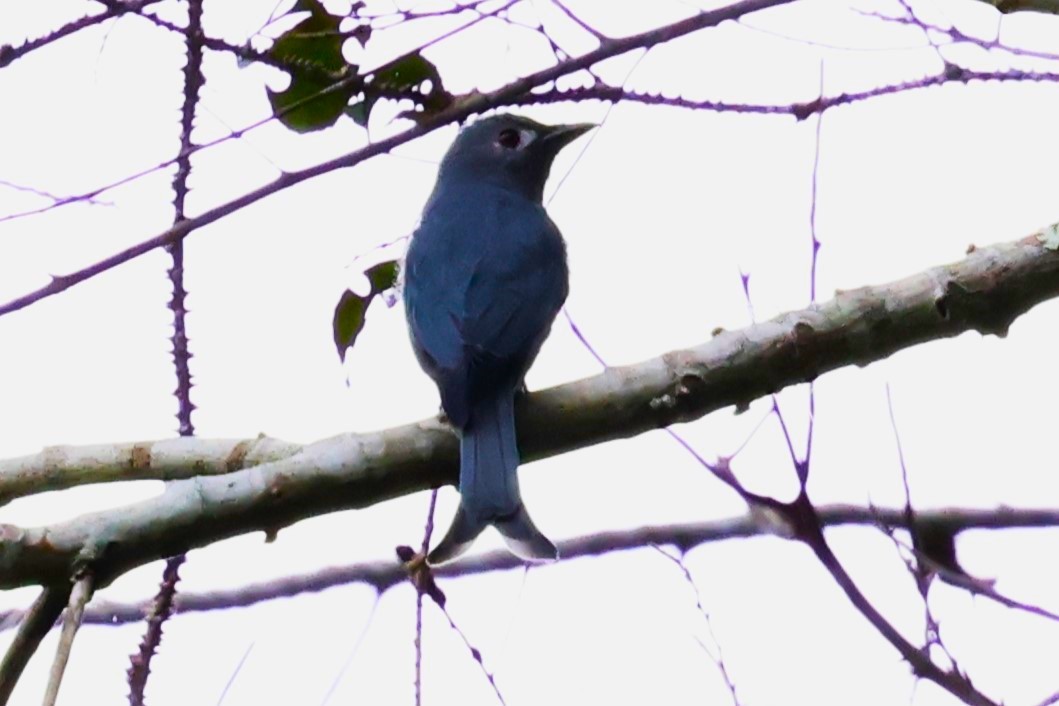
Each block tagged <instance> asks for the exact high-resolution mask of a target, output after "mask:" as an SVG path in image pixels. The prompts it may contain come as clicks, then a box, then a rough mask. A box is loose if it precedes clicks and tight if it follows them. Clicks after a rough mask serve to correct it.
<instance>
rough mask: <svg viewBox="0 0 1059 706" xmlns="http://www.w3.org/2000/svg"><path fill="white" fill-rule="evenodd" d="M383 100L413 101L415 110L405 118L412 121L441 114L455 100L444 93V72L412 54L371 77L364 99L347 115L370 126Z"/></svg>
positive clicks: (418, 55) (365, 85)
mask: <svg viewBox="0 0 1059 706" xmlns="http://www.w3.org/2000/svg"><path fill="white" fill-rule="evenodd" d="M380 98H390V99H393V100H402V99H403V100H410V101H412V103H414V104H415V108H414V109H413V110H411V111H408V112H406V113H404V114H402V117H408V118H411V119H413V120H416V119H421V118H423V117H426V116H429V115H433V114H435V113H438V112H440V111H442V110H444V109H445V108H447V107H449V106H450V105H452V101H453V96H452V94H451V93H449V92H448V91H446V90H445V87H444V84H443V83H442V80H441V72H439V71H438V67H437V66H435V65H434V64H433V63H432V62H431V61H430V60H429V59H426V58H424V57H423V55H422V54H409V55H408V56H405V57H403V58H401V59H398V60H397V61H395V62H393V63H391V64H388V65H386V66H383V67H382V68H380V69H379V70H378V71H376V72H374V73H372V74H369V75H368V77H367V78H366V79H365V83H364V97H363V98H361V99H360V100H358V101H357V102H355V103H353V104H352V105H350V106H349V108H347V110H346V113H347V114H348V115H349V116H350V117H352V118H353V119H354V120H355V121H357V123H358V124H360V125H367V124H368V118H369V117H370V115H371V110H372V108H374V107H375V104H376V102H378V100H379V99H380Z"/></svg>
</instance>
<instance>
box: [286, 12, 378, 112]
mask: <svg viewBox="0 0 1059 706" xmlns="http://www.w3.org/2000/svg"><path fill="white" fill-rule="evenodd" d="M292 12H299V13H300V12H308V13H309V16H308V17H306V18H305V19H304V20H302V21H301V22H299V23H298V24H296V25H295V26H294V27H292V28H291V29H290V30H288V31H287V32H284V33H283V34H282V35H280V36H279V38H278V39H276V43H275V44H273V45H272V48H271V49H269V51H268V54H269V56H270V57H272V58H273V59H276V60H277V61H279V62H282V63H283V64H284V65H285V66H288V67H289V70H288V73H289V74H290V79H291V82H290V86H289V87H287V89H286V90H285V91H273V90H271V89H269V90H268V99H269V102H270V103H271V104H272V112H273V113H274V114H275V115H276V116H277V117H278V118H279V119H280V121H281V122H282V123H283V124H284V125H286V126H287V127H289V128H290V129H292V130H295V131H297V132H310V131H313V130H321V129H323V128H326V127H330V126H331V125H334V124H335V121H336V120H338V117H339V116H340V115H342V111H343V110H344V109H345V107H346V104H347V103H348V102H349V99H350V97H351V96H352V95H353V94H354V93H356V92H357V91H359V90H360V88H361V86H360V83H361V82H360V81H359V80H349V78H350V77H355V76H356V73H357V67H356V66H354V65H353V64H350V63H348V62H347V61H346V60H345V58H344V57H343V56H342V43H343V42H344V41H345V37H344V36H343V35H342V33H341V32H340V31H339V24H340V23H341V20H342V18H341V17H338V16H336V15H332V14H330V13H329V12H328V11H327V10H326V9H324V6H323V4H321V3H320V1H319V0H298V2H297V3H295V5H294V8H293V10H292ZM343 81H344V83H343Z"/></svg>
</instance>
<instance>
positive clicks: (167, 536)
mask: <svg viewBox="0 0 1059 706" xmlns="http://www.w3.org/2000/svg"><path fill="white" fill-rule="evenodd" d="M1057 295H1059V252H1056V251H1053V250H1050V249H1048V248H1046V247H1045V246H1043V245H1042V244H1041V243H1040V242H1039V240H1038V238H1037V237H1036V236H1030V237H1027V238H1025V239H1023V240H1021V241H1018V242H1014V243H1005V244H1001V245H994V246H991V247H987V248H980V249H976V250H974V251H973V252H972V253H971V254H970V255H969V256H968V257H967V258H965V259H964V260H962V261H960V262H958V263H954V264H952V265H947V266H942V267H936V268H933V269H931V270H928V271H926V272H923V273H920V274H918V275H914V276H912V277H908V278H906V279H903V280H899V281H896V282H892V283H890V284H887V285H882V286H873V287H863V288H860V289H856V290H851V291H847V292H841V293H839V294H838V295H837V296H836V297H835V298H834V299H832V300H831V301H829V302H827V303H824V304H818V305H814V306H812V307H810V308H808V309H804V310H801V311H795V312H790V313H787V314H783V315H781V316H778V317H776V318H775V319H772V320H771V321H767V322H764V323H760V324H756V325H754V326H750V327H748V328H745V329H742V330H739V331H726V332H721V333H719V334H718V335H717V336H716V337H714V338H713V340H711V341H709V342H707V343H704V344H702V345H700V346H697V347H695V348H691V349H687V350H682V351H674V352H671V353H668V354H666V355H663V356H661V357H659V358H655V359H652V360H648V361H646V362H643V363H639V364H636V365H631V366H627V367H622V368H611V369H609V370H607V371H606V372H604V373H603V374H601V375H598V376H595V377H592V378H588V379H585V380H581V381H579V382H574V383H570V384H567V385H562V386H559V387H555V388H551V389H548V390H544V391H541V392H538V393H535V394H533V395H531V396H529V397H528V398H527V399H525V400H523V401H522V403H521V404H520V406H519V410H518V413H519V441H520V447H521V448H522V450H523V452H524V456H525V458H526V460H527V461H532V460H534V459H538V458H543V457H547V456H553V455H555V454H559V453H563V452H566V451H570V450H573V449H576V448H580V447H583V446H588V445H591V444H597V443H600V442H603V441H608V440H611V439H618V438H625V437H630V436H635V435H637V434H640V433H643V432H645V431H649V430H651V429H657V428H659V427H664V426H668V425H670V424H673V423H676V422H686V421H691V420H693V419H697V418H699V417H701V416H703V415H705V414H708V413H709V412H712V411H715V410H718V409H722V408H724V407H728V406H731V405H735V406H736V407H737V408H738V407H745V406H746V405H748V404H749V403H750V402H751V401H752V400H754V399H756V398H758V397H761V396H762V395H766V394H769V393H772V392H775V391H777V390H779V389H781V388H783V387H786V386H788V385H793V384H798V383H802V382H806V381H809V380H812V379H814V378H816V377H817V376H818V375H820V374H821V373H825V372H827V371H830V370H834V369H836V368H839V367H843V366H846V365H851V364H854V365H867V364H868V363H871V362H873V361H876V360H881V359H883V358H886V357H887V356H889V355H890V354H892V353H894V352H896V351H898V350H901V349H903V348H907V347H909V346H912V345H915V344H917V343H922V342H924V341H928V340H932V339H939V338H945V337H951V336H956V335H958V334H960V333H962V332H964V331H969V330H976V331H979V332H981V333H992V334H996V335H1004V334H1005V333H1006V332H1007V328H1008V326H1009V325H1010V323H1011V322H1012V321H1013V320H1014V319H1015V318H1016V317H1017V316H1019V315H1020V314H1022V313H1024V312H1025V311H1027V310H1028V309H1030V308H1031V307H1032V306H1034V305H1035V304H1037V303H1039V302H1041V301H1044V300H1046V299H1049V298H1051V297H1055V296H1057ZM186 443H193V442H191V441H190V440H189V441H187V442H186ZM456 457H457V448H456V439H455V436H454V435H453V433H452V432H451V430H449V429H448V428H447V427H446V426H445V425H443V424H442V423H441V422H440V421H438V420H436V419H431V420H425V421H422V422H419V423H417V424H409V425H406V426H403V427H398V428H394V429H389V430H385V431H380V432H373V433H367V434H352V433H350V434H342V435H340V436H336V437H333V438H331V439H325V440H323V441H320V442H317V443H314V444H311V445H309V446H306V447H304V448H303V449H302V450H301V451H300V452H298V453H296V454H294V455H292V456H288V457H286V458H282V459H279V460H276V461H271V462H268V463H263V464H261V465H258V466H255V467H252V468H245V469H243V470H240V471H236V472H233V473H228V474H225V475H220V476H202V477H196V478H191V479H188V480H182V481H175V482H173V483H171V484H169V485H168V486H167V488H166V490H165V492H164V493H163V494H161V495H159V496H158V497H155V498H152V499H150V500H146V501H143V502H140V503H137V504H134V505H130V506H127V507H124V508H117V509H113V510H107V511H104V512H100V513H96V514H92V515H85V516H82V517H79V518H75V519H73V520H70V521H67V522H64V523H59V524H56V525H52V526H50V527H39V528H30V529H22V528H18V527H13V526H10V525H8V526H0V533H2V534H0V588H10V587H14V586H22V585H26V584H39V583H52V582H57V581H60V580H63V579H64V578H66V577H69V576H71V575H72V574H73V571H74V568H75V566H76V565H80V564H81V563H82V562H88V563H89V565H91V566H92V567H93V568H94V572H95V574H96V576H97V579H98V582H99V585H100V586H103V585H106V583H107V582H109V581H110V580H112V579H113V578H114V577H115V576H117V575H118V574H120V573H122V572H124V571H126V570H128V569H129V568H132V567H133V566H137V565H140V564H143V563H146V562H148V561H153V560H156V559H159V558H162V557H166V556H171V555H173V554H178V553H180V552H184V551H186V550H188V549H191V548H194V547H200V546H204V545H207V544H210V543H212V542H215V541H217V540H220V539H224V538H226V537H231V536H234V535H238V534H242V533H246V532H251V531H265V532H269V533H274V532H275V531H276V530H278V529H279V528H282V527H284V526H286V525H288V524H291V523H293V522H297V521H298V520H301V519H305V518H307V517H311V516H314V515H319V514H323V513H326V512H332V511H335V510H343V509H353V508H363V507H367V506H370V505H373V504H375V503H378V502H382V501H384V500H387V499H390V498H393V497H396V496H399V495H404V494H407V493H411V492H416V491H419V490H424V489H426V488H430V487H434V486H437V485H439V484H442V483H450V482H453V481H454V479H455V476H456Z"/></svg>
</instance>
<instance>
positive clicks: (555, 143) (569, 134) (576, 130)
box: [541, 123, 599, 154]
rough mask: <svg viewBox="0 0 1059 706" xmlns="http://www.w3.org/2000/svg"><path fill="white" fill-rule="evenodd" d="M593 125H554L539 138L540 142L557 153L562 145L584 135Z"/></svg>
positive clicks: (564, 145)
mask: <svg viewBox="0 0 1059 706" xmlns="http://www.w3.org/2000/svg"><path fill="white" fill-rule="evenodd" d="M594 127H599V126H598V125H595V124H593V123H576V124H574V125H554V126H552V128H551V129H550V130H548V132H546V133H545V134H544V136H543V137H542V138H541V142H543V143H544V144H546V145H548V148H549V149H550V150H551V151H552V153H553V154H554V153H557V152H558V151H559V150H561V149H562V148H563V147H566V146H567V145H568V144H570V143H571V142H573V141H574V140H576V139H577V138H579V137H581V135H584V134H585V133H586V132H588V131H589V130H591V129H592V128H594Z"/></svg>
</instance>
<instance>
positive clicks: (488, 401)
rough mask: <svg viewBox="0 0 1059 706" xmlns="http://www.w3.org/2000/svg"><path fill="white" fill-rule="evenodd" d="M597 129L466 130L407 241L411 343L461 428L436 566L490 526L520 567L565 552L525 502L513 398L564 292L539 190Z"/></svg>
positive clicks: (560, 247) (529, 125)
mask: <svg viewBox="0 0 1059 706" xmlns="http://www.w3.org/2000/svg"><path fill="white" fill-rule="evenodd" d="M593 127H595V126H594V125H552V126H549V125H542V124H540V123H538V122H535V121H533V120H530V119H528V118H523V117H519V116H516V115H497V116H494V117H490V118H486V119H484V120H479V121H478V122H476V123H474V124H472V125H470V126H468V127H466V128H464V129H463V130H462V131H461V132H460V134H459V135H458V136H457V137H456V141H455V142H453V144H452V146H451V147H450V148H449V151H448V152H447V153H446V154H445V157H444V159H442V161H441V169H440V171H439V172H438V180H437V184H436V185H435V186H434V191H433V193H432V194H431V196H430V199H429V200H428V201H427V204H426V207H425V208H424V209H423V217H422V220H421V221H420V224H419V228H418V229H417V230H416V232H415V234H414V235H413V236H412V242H411V245H409V247H408V254H407V256H406V258H405V264H404V303H405V313H406V315H407V317H408V328H409V332H410V335H411V339H412V347H413V348H414V349H415V353H416V358H418V359H419V364H420V365H421V366H422V367H423V369H424V370H425V371H426V372H427V374H428V375H430V377H431V378H433V379H434V382H435V383H437V386H438V390H439V392H440V393H441V405H442V408H443V409H444V410H445V414H446V415H447V416H448V418H449V421H450V422H452V424H453V425H454V426H455V427H456V428H457V429H458V430H459V432H460V483H459V488H460V506H459V509H458V510H457V511H456V517H455V519H454V520H453V521H452V526H451V527H450V528H449V531H448V533H447V534H446V535H445V537H444V538H443V539H442V540H441V543H440V544H438V546H437V547H436V548H435V549H434V550H433V551H432V552H430V555H429V556H428V558H427V560H428V561H429V562H430V563H432V564H438V563H441V562H444V561H448V560H449V559H453V558H455V557H456V556H458V555H460V554H461V553H463V552H464V551H465V550H466V549H467V548H468V547H469V546H470V545H471V543H472V542H473V541H474V539H475V538H476V537H477V536H478V535H479V534H480V533H481V532H482V530H483V529H485V527H486V526H487V525H493V526H495V527H496V528H497V529H498V530H499V531H500V534H501V535H503V537H504V540H505V542H506V543H507V546H508V548H509V549H510V550H511V551H512V552H513V553H515V554H516V555H518V556H520V557H522V558H524V559H533V560H549V559H555V558H556V557H557V556H558V553H557V551H556V549H555V545H554V544H552V543H551V541H549V540H548V538H547V537H545V536H544V535H543V534H542V533H541V531H540V530H538V529H537V527H536V525H534V524H533V521H532V520H531V519H530V516H529V514H528V513H527V512H526V508H525V506H524V505H523V504H522V498H521V496H520V494H519V487H518V475H517V470H518V464H519V452H518V446H517V444H516V441H515V409H514V401H515V395H516V393H517V392H518V391H519V390H520V389H522V387H523V377H524V376H525V375H526V371H527V370H529V367H530V365H532V363H533V359H534V358H536V357H537V352H538V351H539V350H540V347H541V344H543V343H544V339H545V338H547V337H548V332H549V330H550V329H551V325H552V321H553V320H554V319H555V315H556V314H557V313H558V312H559V308H560V307H561V306H562V304H563V302H564V301H565V300H566V295H567V292H568V290H569V282H568V280H569V276H568V272H567V267H566V246H565V244H564V243H563V239H562V235H561V234H560V233H559V229H558V228H556V227H555V224H554V223H553V222H552V219H551V218H549V217H548V214H547V213H546V212H545V210H544V205H543V203H542V196H543V193H544V182H545V181H546V180H547V179H548V172H549V171H550V170H551V166H552V161H553V160H554V159H555V156H556V155H557V154H558V153H559V150H561V149H562V148H563V147H564V146H565V145H567V144H569V143H570V142H572V141H573V140H574V139H575V138H577V137H578V136H579V135H581V134H583V133H585V132H586V131H587V130H589V129H591V128H593Z"/></svg>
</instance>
